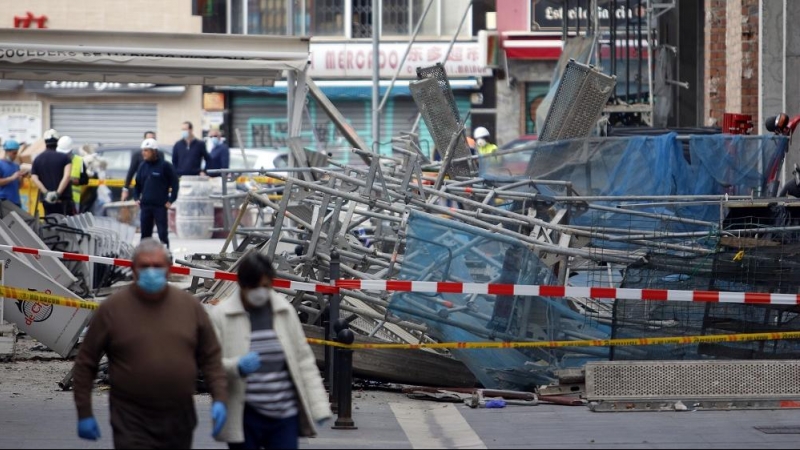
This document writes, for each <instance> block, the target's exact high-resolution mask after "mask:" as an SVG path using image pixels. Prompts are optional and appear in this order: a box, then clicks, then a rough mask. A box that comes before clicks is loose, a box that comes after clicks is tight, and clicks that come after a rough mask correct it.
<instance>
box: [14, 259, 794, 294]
mask: <svg viewBox="0 0 800 450" xmlns="http://www.w3.org/2000/svg"><path fill="white" fill-rule="evenodd" d="M0 250H6V251H10V252H14V253H23V254H28V255H34V256H36V257H39V256H49V257H53V258H61V259H64V260H67V261H84V262H93V263H98V264H105V265H112V266H120V267H131V261H130V260H128V259H119V258H108V257H104V256H92V255H81V254H78V253H68V252H57V251H54V250H39V249H36V248H28V247H17V246H12V245H2V244H0ZM169 271H170V272H172V273H176V274H179V275H189V276H195V277H201V278H210V279H215V280H226V281H236V280H237V277H236V274H235V273H233V272H225V271H221V270H210V269H195V268H191V267H183V266H172V267H170V269H169ZM273 284H274V286H275V287H277V288H283V289H292V290H296V291H306V292H318V293H322V294H335V293H337V292H338V291H339V289H351V290H372V291H396V292H426V293H439V294H488V295H521V296H542V297H558V298H561V297H579V298H595V299H609V300H613V299H620V300H651V301H670V302H698V303H739V304H751V305H798V304H800V295H796V294H770V293H766V292H722V291H683V290H670V289H629V288H603V287H575V286H536V285H524V284H479V283H451V282H435V281H400V280H337V281H336V286H329V285H325V284H317V283H311V282H304V281H290V280H283V279H275V281H274V283H273ZM441 303H442V304H443V305H444V306H448V307H449V306H452V304H451V303H450V302H448V301H442V302H441Z"/></svg>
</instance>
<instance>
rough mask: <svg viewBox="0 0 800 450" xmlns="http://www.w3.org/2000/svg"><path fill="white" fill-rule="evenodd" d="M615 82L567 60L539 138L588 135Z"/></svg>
mask: <svg viewBox="0 0 800 450" xmlns="http://www.w3.org/2000/svg"><path fill="white" fill-rule="evenodd" d="M616 84H617V80H616V78H615V77H613V76H609V75H606V74H604V73H602V72H600V71H599V70H598V69H596V68H595V67H593V66H588V65H585V64H581V63H579V62H577V61H574V60H571V61H570V62H569V63H567V66H566V68H565V69H564V74H563V75H562V76H561V80H560V82H559V84H558V88H557V89H558V90H557V91H556V94H555V97H553V102H552V103H551V104H550V109H549V111H548V113H547V118H546V119H545V122H544V126H542V131H541V133H539V141H540V142H554V141H559V140H563V139H573V138H585V137H588V136H589V135H590V134H591V132H592V130H593V129H594V127H595V125H597V120H598V119H599V118H600V115H601V114H602V112H603V107H604V106H605V105H606V103H607V102H608V99H609V97H610V96H611V92H612V91H613V89H614V86H616Z"/></svg>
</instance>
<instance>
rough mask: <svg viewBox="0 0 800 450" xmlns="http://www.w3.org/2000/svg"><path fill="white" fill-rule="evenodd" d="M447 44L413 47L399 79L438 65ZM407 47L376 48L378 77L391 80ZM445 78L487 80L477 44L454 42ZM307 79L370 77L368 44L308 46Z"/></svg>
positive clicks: (425, 43) (486, 69) (384, 45)
mask: <svg viewBox="0 0 800 450" xmlns="http://www.w3.org/2000/svg"><path fill="white" fill-rule="evenodd" d="M448 46H449V43H447V42H423V43H415V44H414V45H413V46H412V47H411V50H410V51H409V53H408V56H407V57H406V60H405V62H404V63H403V65H402V68H401V70H400V75H399V77H400V78H416V77H417V67H429V66H433V65H435V64H436V63H437V62H442V59H443V58H444V56H445V54H446V53H447V48H448ZM407 47H408V44H407V43H386V44H383V43H382V44H381V45H380V47H379V52H380V74H381V77H382V78H391V77H393V76H394V74H395V72H397V69H398V67H400V63H401V62H402V61H403V54H405V51H406V48H407ZM444 66H445V70H446V71H447V75H448V76H450V77H454V78H465V77H479V76H491V74H492V72H491V69H489V68H487V67H486V65H485V63H482V62H481V55H480V45H479V44H478V43H477V42H456V43H455V45H454V46H453V49H452V50H451V51H450V55H449V56H448V58H447V61H445V62H444ZM309 72H310V75H311V76H312V77H316V78H326V77H327V78H344V77H355V78H370V77H372V44H371V43H345V42H337V43H315V42H312V43H311V67H310V70H309Z"/></svg>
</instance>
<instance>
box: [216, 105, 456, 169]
mask: <svg viewBox="0 0 800 450" xmlns="http://www.w3.org/2000/svg"><path fill="white" fill-rule="evenodd" d="M232 104H233V113H232V115H233V129H234V130H236V129H238V130H239V133H240V134H241V138H242V140H243V141H244V142H245V147H248V148H283V147H286V139H287V138H288V136H289V134H288V124H287V121H286V99H285V97H277V96H237V97H234V99H233V102H232ZM456 104H457V105H458V108H459V111H461V118H462V119H463V118H464V117H465V116H466V113H467V111H469V108H470V104H469V97H468V96H464V95H456ZM335 105H336V107H337V108H338V109H339V111H340V112H341V113H342V115H343V116H344V117H345V118H346V119H347V121H348V122H349V123H350V126H352V127H353V129H355V130H356V132H357V133H358V134H359V136H361V137H362V138H363V139H364V140H365V141H366V142H371V141H372V113H371V108H372V104H371V101H370V100H336V101H335ZM416 116H417V105H416V104H415V103H414V101H413V100H412V99H411V98H410V97H395V98H392V99H390V100H389V102H388V103H387V104H386V106H385V108H384V110H383V115H382V119H383V120H382V126H381V141H382V145H381V152H382V153H384V154H389V153H390V152H391V145H390V141H391V138H392V137H393V136H397V135H399V134H400V133H401V132H403V131H409V130H411V127H412V126H413V124H414V120H415V119H416ZM312 123H313V124H314V125H313V127H312V125H311V124H312ZM302 130H303V131H302V133H301V137H302V139H303V144H304V145H305V146H306V147H308V148H311V149H315V150H318V151H326V152H329V153H331V154H332V155H333V158H334V159H335V160H337V161H341V162H344V163H356V164H357V163H359V162H360V161H361V160H360V159H359V158H358V157H354V155H353V154H352V153H351V152H350V147H349V146H348V144H347V142H346V141H345V140H344V138H343V137H342V136H341V135H339V133H337V132H336V128H335V126H334V125H333V123H332V122H331V121H330V120H329V119H328V117H327V116H326V115H325V113H324V112H322V111H321V110H319V109H318V108H317V105H316V104H315V103H314V101H313V100H311V101H309V103H308V113H307V114H305V113H304V114H303V129H302ZM467 132H468V133H469V132H470V127H469V124H468V125H467ZM234 133H235V132H234ZM420 133H421V134H420V145H421V147H422V151H423V152H425V153H426V154H430V152H431V151H432V147H433V140H432V139H431V137H430V133H428V130H427V128H426V127H425V124H424V122H423V123H422V124H421V129H420ZM315 135H316V138H315ZM317 139H318V140H319V143H317ZM230 141H231V142H232V143H233V145H232V146H236V147H238V146H239V143H238V141H237V138H236V135H235V134H234V136H232V137H231V138H230Z"/></svg>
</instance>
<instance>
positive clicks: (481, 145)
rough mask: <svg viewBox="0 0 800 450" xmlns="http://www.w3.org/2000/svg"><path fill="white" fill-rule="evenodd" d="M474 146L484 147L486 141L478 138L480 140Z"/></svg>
mask: <svg viewBox="0 0 800 450" xmlns="http://www.w3.org/2000/svg"><path fill="white" fill-rule="evenodd" d="M475 144H477V145H478V147H483V146H484V145H486V139H484V138H480V139H478V140H476V141H475Z"/></svg>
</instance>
